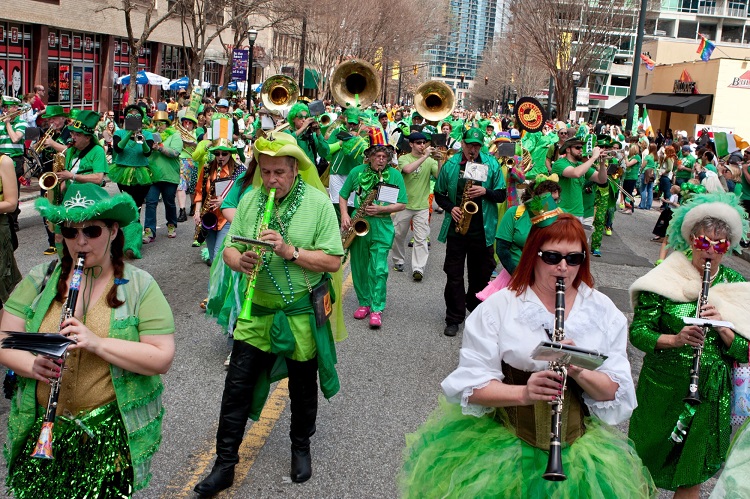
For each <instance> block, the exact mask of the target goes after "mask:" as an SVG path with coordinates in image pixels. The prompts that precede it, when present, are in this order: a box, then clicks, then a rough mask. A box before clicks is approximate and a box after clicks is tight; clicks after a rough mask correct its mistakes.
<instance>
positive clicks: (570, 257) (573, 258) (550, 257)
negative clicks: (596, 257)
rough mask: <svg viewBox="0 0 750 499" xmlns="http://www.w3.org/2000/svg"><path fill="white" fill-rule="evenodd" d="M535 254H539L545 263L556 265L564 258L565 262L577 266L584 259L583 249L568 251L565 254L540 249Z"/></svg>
mask: <svg viewBox="0 0 750 499" xmlns="http://www.w3.org/2000/svg"><path fill="white" fill-rule="evenodd" d="M537 255H539V256H540V257H541V258H542V261H543V262H544V263H546V264H547V265H557V264H558V263H560V262H561V261H563V260H565V263H567V264H568V265H570V266H571V267H577V266H579V265H580V264H582V263H583V261H584V260H585V259H586V252H585V251H582V252H576V253H568V254H567V255H563V254H562V253H558V252H557V251H540V252H539V253H537Z"/></svg>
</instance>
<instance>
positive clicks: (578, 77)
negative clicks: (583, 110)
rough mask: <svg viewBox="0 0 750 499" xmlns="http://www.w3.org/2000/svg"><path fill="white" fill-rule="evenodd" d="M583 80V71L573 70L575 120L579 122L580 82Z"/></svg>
mask: <svg viewBox="0 0 750 499" xmlns="http://www.w3.org/2000/svg"><path fill="white" fill-rule="evenodd" d="M580 81H581V73H579V72H578V71H573V121H574V122H575V123H578V83H579V82H580Z"/></svg>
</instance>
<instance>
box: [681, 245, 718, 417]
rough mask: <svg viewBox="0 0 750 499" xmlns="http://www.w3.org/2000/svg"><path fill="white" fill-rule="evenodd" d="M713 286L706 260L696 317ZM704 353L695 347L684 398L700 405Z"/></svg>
mask: <svg viewBox="0 0 750 499" xmlns="http://www.w3.org/2000/svg"><path fill="white" fill-rule="evenodd" d="M710 286H711V261H710V260H706V263H704V264H703V286H702V288H701V294H700V296H699V297H698V310H696V312H695V317H696V318H700V316H701V308H702V307H703V305H705V304H706V302H707V301H708V288H709V287H710ZM706 334H708V326H703V337H704V338H705V337H706ZM702 354H703V347H702V346H697V347H693V365H692V366H691V367H690V386H689V387H688V394H687V397H685V398H684V399H682V400H683V401H685V402H687V403H688V404H691V405H698V404H700V403H701V399H700V397H699V395H698V382H699V380H700V375H701V355H702Z"/></svg>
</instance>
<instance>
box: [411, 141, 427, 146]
mask: <svg viewBox="0 0 750 499" xmlns="http://www.w3.org/2000/svg"><path fill="white" fill-rule="evenodd" d="M426 143H427V142H425V141H424V140H418V141H416V142H413V144H415V145H418V146H421V145H424V144H426Z"/></svg>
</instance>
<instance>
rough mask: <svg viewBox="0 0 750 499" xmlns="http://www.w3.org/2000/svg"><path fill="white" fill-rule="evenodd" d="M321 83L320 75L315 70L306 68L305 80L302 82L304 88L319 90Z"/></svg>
mask: <svg viewBox="0 0 750 499" xmlns="http://www.w3.org/2000/svg"><path fill="white" fill-rule="evenodd" d="M319 82H320V73H318V72H317V71H315V70H314V69H310V68H305V78H304V80H303V82H302V86H303V87H304V88H305V89H307V90H315V89H317V88H318V83H319Z"/></svg>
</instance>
